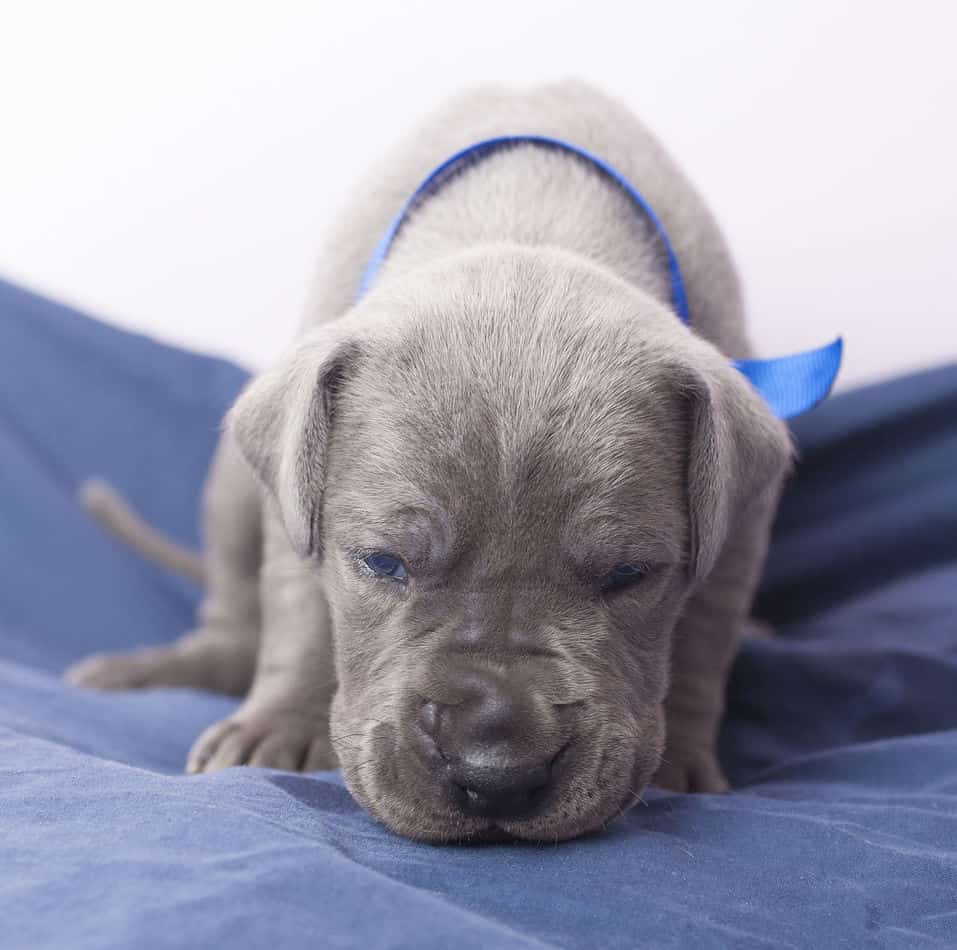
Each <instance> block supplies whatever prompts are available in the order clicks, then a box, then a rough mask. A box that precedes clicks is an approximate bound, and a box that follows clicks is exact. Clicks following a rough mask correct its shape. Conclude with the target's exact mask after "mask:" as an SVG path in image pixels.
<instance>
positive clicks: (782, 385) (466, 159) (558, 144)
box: [357, 135, 843, 419]
mask: <svg viewBox="0 0 957 950" xmlns="http://www.w3.org/2000/svg"><path fill="white" fill-rule="evenodd" d="M516 144H535V145H546V146H550V147H553V148H558V149H562V150H564V151H566V152H571V153H572V154H574V155H577V156H579V157H580V158H583V159H585V160H586V161H587V162H590V163H591V164H592V165H594V166H595V167H596V168H598V169H600V170H601V171H602V172H604V173H605V174H606V175H607V176H608V177H609V178H611V179H612V180H613V181H615V182H616V183H617V184H618V185H619V186H620V187H621V188H622V189H623V190H624V191H625V193H626V194H627V195H628V196H629V197H630V198H631V199H632V200H633V201H634V202H635V204H637V205H638V207H639V208H641V210H642V212H644V214H645V216H646V217H647V218H648V220H649V221H650V222H651V223H652V225H653V226H654V228H655V231H657V233H658V237H659V239H660V240H661V243H662V246H663V248H664V250H665V255H666V257H667V261H668V271H669V274H670V276H671V302H672V306H673V307H674V310H675V313H676V314H677V316H678V318H679V319H680V320H681V321H682V322H683V323H685V324H688V325H690V323H691V313H690V310H689V307H688V296H687V294H686V293H685V285H684V280H683V279H682V276H681V268H680V267H679V265H678V255H677V254H676V253H675V249H674V246H673V245H672V243H671V240H670V238H669V237H668V233H667V232H666V231H665V228H664V225H663V224H662V223H661V221H660V220H659V218H658V216H657V215H656V214H655V212H654V210H653V209H652V207H651V205H649V204H648V202H647V201H646V200H645V199H644V197H643V196H642V194H641V193H640V192H639V191H638V189H637V188H635V187H634V186H633V185H632V184H631V182H630V181H628V179H627V178H625V176H624V175H622V174H621V173H620V172H619V171H618V170H617V169H615V168H613V167H612V166H611V165H609V164H608V163H607V162H605V161H604V160H603V159H601V158H599V157H598V156H597V155H593V154H592V153H591V152H589V151H587V150H586V149H583V148H579V147H578V146H577V145H573V144H572V143H570V142H565V141H562V140H561V139H555V138H549V137H548V136H544V135H501V136H498V137H496V138H490V139H483V140H482V141H481V142H475V143H474V144H472V145H469V146H468V147H467V148H463V149H462V150H461V151H458V152H456V153H455V154H454V155H452V156H451V157H450V158H447V159H446V160H445V161H444V162H442V164H441V165H438V166H437V167H436V168H434V169H433V170H432V171H431V172H430V173H429V174H428V175H427V176H426V177H425V178H424V179H423V181H422V183H421V184H420V185H419V186H418V188H416V189H415V191H414V192H412V195H411V197H410V198H409V200H408V201H406V203H405V204H404V205H403V206H402V210H401V211H400V212H399V213H398V214H397V215H396V217H395V219H394V220H393V221H392V224H391V225H389V229H388V231H386V233H385V234H384V235H383V237H382V240H381V241H379V243H378V245H377V246H376V249H375V251H374V252H373V254H372V258H371V260H370V261H369V263H368V265H367V266H366V269H365V271H364V272H363V275H362V280H361V282H360V284H359V292H358V295H357V296H358V298H360V299H361V298H362V297H364V296H365V294H366V293H367V292H368V291H369V289H370V287H371V286H372V284H373V283H374V281H375V279H376V277H377V276H378V274H379V271H380V270H381V269H382V265H383V263H384V262H385V259H386V256H387V255H388V253H389V249H390V248H391V247H392V243H393V242H394V241H395V238H396V235H397V234H398V233H399V229H400V228H401V227H402V225H403V224H404V223H405V220H406V218H407V217H408V216H409V213H410V212H411V211H412V210H413V209H414V208H415V206H416V205H418V204H419V203H420V202H421V201H422V200H423V199H424V198H426V197H427V196H428V195H429V194H432V193H433V192H434V191H435V190H436V189H437V188H438V187H439V186H440V185H441V184H442V182H443V181H445V180H446V179H447V178H450V177H451V176H452V175H454V174H455V173H456V172H457V171H460V170H461V167H462V166H464V165H465V164H467V163H471V162H475V161H478V160H479V159H480V158H481V157H483V156H484V155H486V154H488V153H489V152H491V151H493V150H495V149H497V148H499V147H501V146H505V145H516ZM842 351H843V342H842V340H841V338H840V337H838V338H837V339H836V340H835V341H834V342H833V343H829V344H827V345H826V346H822V347H820V348H819V349H816V350H807V351H805V352H803V353H795V354H792V355H791V356H779V357H776V358H775V359H770V360H737V361H736V362H735V363H734V365H735V366H736V367H737V368H738V369H739V370H740V371H741V372H742V373H743V374H744V376H745V377H746V378H747V379H748V380H749V381H750V382H751V385H753V386H754V388H755V389H757V390H758V392H759V393H761V395H762V396H763V397H764V399H765V401H766V402H767V404H768V405H769V406H770V407H771V411H772V412H774V414H775V415H776V416H777V417H778V418H779V419H790V418H792V417H793V416H797V415H800V414H801V413H803V412H807V411H808V410H809V409H813V408H814V407H815V406H816V405H817V404H818V403H819V402H821V401H822V400H824V399H825V398H826V397H827V394H828V393H829V392H830V391H831V387H832V386H833V385H834V380H835V379H836V378H837V373H838V370H839V369H840V367H841V355H842Z"/></svg>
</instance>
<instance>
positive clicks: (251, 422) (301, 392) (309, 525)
mask: <svg viewBox="0 0 957 950" xmlns="http://www.w3.org/2000/svg"><path fill="white" fill-rule="evenodd" d="M359 348H360V346H359V342H358V340H356V339H355V338H353V337H351V336H348V335H346V334H345V333H344V332H343V331H342V329H341V327H340V326H338V325H337V324H330V325H327V326H323V327H320V328H318V329H316V330H314V331H312V332H311V333H309V334H307V335H306V336H304V337H303V338H302V339H301V340H300V341H299V342H298V344H297V345H296V348H295V349H294V350H293V351H292V352H291V354H290V355H288V356H286V357H285V358H284V359H282V360H281V361H280V362H279V363H278V364H277V365H276V366H274V367H273V368H271V369H269V370H267V371H266V372H264V373H262V374H261V375H260V376H258V377H256V379H254V380H253V381H252V382H251V383H250V384H249V385H248V386H247V387H246V389H245V390H243V392H242V393H241V394H240V396H239V398H238V399H237V401H236V403H235V404H234V405H233V408H232V409H231V410H230V411H229V414H228V415H227V417H226V425H227V427H228V428H229V430H230V431H231V432H232V433H233V435H234V437H235V439H236V442H237V443H238V445H239V448H240V451H241V452H242V454H243V455H244V456H245V458H246V461H247V462H248V463H249V464H250V465H251V466H252V468H253V470H254V471H255V472H256V473H257V475H258V476H259V478H260V479H261V480H262V482H263V484H264V485H265V486H266V488H267V489H268V490H269V491H270V492H271V494H272V495H273V497H274V498H275V499H276V501H277V502H278V504H279V510H280V513H281V515H282V520H283V524H284V525H285V528H286V533H287V534H288V535H289V540H290V542H291V543H292V546H293V548H294V549H295V550H296V552H297V553H299V554H300V555H301V556H303V557H306V556H308V555H315V556H320V555H321V553H322V552H321V531H320V527H321V525H320V519H321V514H322V492H323V487H324V484H325V474H326V467H327V466H326V451H327V446H328V443H329V433H330V431H331V427H332V423H333V415H334V410H335V399H336V391H337V389H338V388H339V386H340V384H341V381H342V379H343V378H344V377H345V376H346V374H347V373H348V372H349V369H350V367H351V365H352V364H353V363H354V362H355V360H356V359H357V358H358V354H359Z"/></svg>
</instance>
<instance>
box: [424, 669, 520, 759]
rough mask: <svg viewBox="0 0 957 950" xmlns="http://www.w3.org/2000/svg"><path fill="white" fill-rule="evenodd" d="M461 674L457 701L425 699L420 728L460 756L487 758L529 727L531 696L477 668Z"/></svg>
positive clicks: (444, 748)
mask: <svg viewBox="0 0 957 950" xmlns="http://www.w3.org/2000/svg"><path fill="white" fill-rule="evenodd" d="M460 676H461V679H460V680H459V681H458V684H457V685H458V687H459V700H458V701H457V702H455V703H440V702H436V701H427V702H425V703H423V705H422V708H421V710H420V714H419V715H420V718H419V721H420V723H421V725H422V727H423V728H424V729H425V731H426V732H427V733H428V734H429V735H430V736H432V738H433V739H435V741H436V743H437V744H438V745H439V746H440V748H442V749H443V750H445V751H446V752H448V753H450V754H452V755H455V756H458V757H460V758H466V759H475V758H477V757H481V756H486V757H487V756H488V755H489V752H490V750H492V749H493V748H496V747H502V746H505V745H507V744H508V743H509V742H510V741H511V740H512V739H513V738H515V737H516V736H517V735H519V734H521V733H523V732H527V731H528V730H529V728H530V727H531V725H532V720H533V719H534V718H535V710H534V708H533V703H532V701H531V697H529V696H527V695H523V693H522V691H520V690H519V689H518V688H516V687H515V686H514V685H513V684H511V683H509V682H508V681H507V680H506V679H505V678H503V677H497V676H494V675H491V674H488V673H484V672H478V671H469V672H468V673H462V674H460ZM473 752H475V755H473V754H472V753H473Z"/></svg>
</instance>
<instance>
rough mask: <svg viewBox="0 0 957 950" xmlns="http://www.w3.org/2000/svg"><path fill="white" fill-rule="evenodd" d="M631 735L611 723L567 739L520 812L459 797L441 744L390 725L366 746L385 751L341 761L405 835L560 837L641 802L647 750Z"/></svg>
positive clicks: (365, 800)
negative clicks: (546, 778)
mask: <svg viewBox="0 0 957 950" xmlns="http://www.w3.org/2000/svg"><path fill="white" fill-rule="evenodd" d="M344 731H347V730H344ZM373 733H374V734H375V735H374V737H373ZM373 738H374V739H375V741H372V740H373ZM624 738H625V737H624V736H619V737H618V740H619V741H616V736H615V735H613V734H611V733H609V732H608V731H607V730H604V729H602V730H596V731H595V732H591V731H590V730H589V733H588V734H585V733H580V734H575V735H572V736H571V737H570V738H567V739H566V740H565V741H564V742H563V743H562V744H561V746H560V747H559V748H558V749H557V750H556V751H555V753H554V754H553V755H552V756H551V758H550V759H549V760H548V763H547V766H548V772H549V774H550V780H549V782H548V785H547V787H545V788H543V789H541V791H540V792H536V791H535V790H532V794H531V795H530V797H529V800H528V801H527V802H522V803H521V807H518V808H516V809H514V810H508V809H504V810H502V811H497V810H496V808H494V807H490V808H489V809H488V810H487V811H486V810H484V809H483V808H482V807H476V803H475V802H474V800H473V801H471V802H465V801H464V800H463V799H462V796H461V792H462V791H464V790H461V789H460V790H459V796H458V797H457V796H456V793H455V789H454V788H453V787H452V785H453V784H454V783H451V782H450V781H449V779H448V771H447V770H448V768H449V759H448V758H447V757H446V756H445V755H443V754H442V752H441V750H440V749H439V748H438V746H437V745H435V744H434V743H428V744H423V739H424V737H423V736H422V735H421V734H417V731H416V730H412V732H407V731H406V730H404V729H400V728H399V727H398V726H397V725H393V724H390V723H386V722H380V723H378V724H377V726H376V727H374V728H373V730H372V731H371V732H370V733H369V734H368V743H367V744H366V748H370V747H372V748H376V749H377V751H378V754H377V755H375V756H374V757H373V759H372V760H370V759H369V758H368V757H365V758H364V757H363V756H362V755H360V756H359V760H358V761H357V762H355V763H350V762H349V758H351V756H344V757H343V761H342V762H341V764H342V766H343V774H344V777H345V779H346V783H347V785H348V786H349V789H350V791H351V792H352V793H353V795H354V796H355V798H356V799H357V800H358V801H359V802H360V804H362V805H363V806H364V807H365V808H366V810H367V811H369V812H370V813H371V814H372V815H373V816H374V817H375V818H377V819H378V820H379V821H381V822H383V823H384V824H385V825H387V826H388V827H389V828H390V829H392V830H393V831H395V832H397V833H398V834H401V835H404V836H406V837H410V838H413V839H417V840H420V841H427V842H431V843H435V844H439V843H447V844H493V843H503V842H509V841H513V842H514V841H519V840H520V841H548V842H553V843H554V842H558V841H562V840H567V839H570V838H575V837H578V836H580V835H583V834H588V833H591V832H594V831H598V830H600V829H602V828H603V827H606V826H607V825H609V824H611V823H612V822H613V821H615V820H616V819H617V818H618V817H619V816H620V815H622V814H624V813H625V812H626V811H627V810H628V809H629V808H630V807H631V806H632V805H634V804H635V802H636V801H638V800H639V797H640V796H639V795H637V794H636V793H635V790H634V789H635V782H636V780H637V781H640V780H641V779H643V778H644V773H645V772H646V771H647V768H645V767H644V766H643V765H642V762H643V761H644V760H645V759H646V758H647V756H646V755H643V754H642V750H641V748H639V747H638V745H636V744H635V743H633V742H630V741H628V742H625V741H620V740H622V739H624ZM628 738H629V739H631V738H632V737H631V736H629V737H628ZM370 766H371V767H370ZM463 805H466V806H467V807H463ZM468 806H471V807H468Z"/></svg>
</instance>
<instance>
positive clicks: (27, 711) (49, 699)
mask: <svg viewBox="0 0 957 950" xmlns="http://www.w3.org/2000/svg"><path fill="white" fill-rule="evenodd" d="M243 379H244V373H243V372H242V371H241V370H239V369H237V368H236V367H234V366H231V365H229V364H227V363H225V362H222V361H220V360H215V359H210V358H207V357H203V356H197V355H195V354H191V353H186V352H183V351H180V350H177V349H173V348H170V347H166V346H161V345H158V344H156V343H154V342H151V341H150V340H147V339H145V338H143V337H139V336H135V335H130V334H127V333H123V332H120V331H117V330H115V329H112V328H109V327H107V326H105V325H103V324H100V323H97V322H95V321H92V320H90V319H89V318H86V317H83V316H82V315H80V314H77V313H75V312H73V311H70V310H68V309H66V308H64V307H61V306H58V305H56V304H53V303H50V302H48V301H45V300H42V299H40V298H38V297H35V296H32V295H30V294H27V293H25V292H23V291H21V290H18V289H16V288H14V287H11V286H9V285H0V947H2V948H4V950H7V948H11V950H12V948H17V950H19V948H24V950H26V948H46V947H50V948H52V947H56V948H64V947H69V948H74V950H82V948H91V947H97V948H100V947H124V948H125V947H131V948H138V950H142V948H152V947H203V948H236V950H243V948H259V947H269V948H271V950H279V948H286V947H312V946H316V947H330V946H335V947H353V946H355V947H363V948H378V947H415V948H432V947H435V948H445V947H451V946H454V947H456V948H459V950H464V948H470V947H495V948H512V947H515V948H518V947H523V948H549V947H582V948H585V947H589V948H590V947H602V948H615V947H637V946H653V947H682V948H684V947H695V948H702V947H742V948H745V947H747V948H750V947H768V946H794V947H814V948H822V947H837V946H842V947H856V946H866V947H877V946H880V947H902V948H904V947H906V948H914V947H924V946H941V947H943V946H947V947H953V946H954V945H955V944H957V477H955V471H957V367H950V368H944V369H941V370H936V371H932V372H927V373H923V374H920V375H917V376H912V377H908V378H905V379H900V380H897V381H894V382H891V383H887V384H884V385H881V386H876V387H872V388H868V389H864V390H860V391H857V392H852V393H849V394H847V395H843V396H839V397H837V398H834V399H832V400H831V401H829V402H828V403H827V404H825V405H824V406H823V407H822V408H820V409H818V410H816V411H815V412H814V413H812V414H811V415H810V416H809V417H806V418H804V419H803V420H801V421H800V422H799V424H798V425H797V426H796V431H797V435H798V438H799V441H800V444H801V447H802V453H803V461H802V463H801V465H800V467H799V470H798V474H797V477H796V478H795V480H794V482H793V484H792V487H791V490H790V493H789V495H788V497H787V498H786V500H785V503H784V507H783V510H782V512H781V515H780V518H779V521H778V525H777V529H776V538H775V542H774V548H773V552H772V557H771V561H770V564H769V567H768V571H767V576H766V580H765V584H764V587H763V590H762V594H761V597H760V601H759V605H758V613H759V615H760V616H762V617H763V618H765V619H767V620H769V621H771V622H772V623H774V624H775V625H776V626H777V627H778V634H779V635H778V637H777V638H775V639H771V640H755V641H753V642H749V643H748V644H747V645H746V646H745V648H744V650H743V652H742V654H741V656H740V658H739V660H738V663H737V665H736V667H735V670H734V675H733V679H732V682H731V685H730V694H729V703H730V705H729V712H728V716H727V721H726V725H725V729H724V733H723V736H722V757H723V760H724V762H725V765H726V767H727V768H728V770H729V772H730V774H731V776H732V777H733V779H734V781H735V784H736V791H735V792H734V793H732V794H729V795H725V796H700V797H688V796H676V795H665V794H662V793H658V792H654V791H652V792H650V793H649V794H648V795H647V796H646V798H647V804H646V805H644V806H639V807H638V808H636V809H635V810H634V811H633V812H632V813H630V814H629V815H628V816H626V817H625V818H624V819H622V820H621V821H619V822H617V823H616V824H614V825H613V826H612V827H611V828H609V830H608V831H607V832H606V833H604V834H602V835H599V836H595V837H591V838H588V839H585V840H580V841H576V842H571V843H567V844H562V845H559V846H555V847H552V846H548V847H543V846H533V845H515V846H485V847H461V846H460V847H435V846H429V845H422V844H416V843H413V842H410V841H406V840H404V839H401V838H398V837H396V836H395V835H393V834H391V833H390V832H389V831H387V830H386V829H384V828H383V827H381V826H379V825H378V824H376V823H375V822H374V821H373V820H372V819H371V818H369V817H368V816H367V815H366V814H365V813H364V812H363V811H362V810H361V809H360V808H359V807H358V806H357V805H356V804H355V803H354V802H353V801H352V799H351V798H350V797H349V794H348V793H347V791H346V790H345V788H344V787H343V786H342V784H341V782H340V781H339V779H338V778H337V776H336V775H332V774H317V775H291V774H284V773H279V772H271V771H266V770H259V769H230V770H227V771H226V772H222V773H219V774H216V775H209V776H197V777H186V776H184V775H182V774H181V769H182V766H183V762H184V760H185V757H186V753H187V750H188V748H189V746H190V743H191V741H192V740H193V738H194V737H195V736H196V735H197V734H198V733H199V732H200V730H201V729H203V728H204V727H205V726H206V725H208V724H209V723H210V722H212V721H213V720H215V719H217V718H219V717H221V716H222V715H223V714H224V713H226V712H228V711H229V709H230V708H231V706H232V701H231V700H228V699H225V698H222V697H216V696H211V695H204V694H199V693H194V692H189V691H185V690H159V691H154V692H145V693H120V694H96V693H88V692H81V691H79V690H76V689H73V688H69V687H67V686H65V685H64V684H63V683H61V682H60V679H59V673H60V672H61V670H62V669H63V667H64V666H65V665H66V664H67V663H68V662H70V661H72V660H75V659H77V658H79V657H80V656H82V655H84V654H85V653H87V652H89V651H91V650H102V649H109V648H119V647H128V646H131V645H134V644H142V643H158V642H162V641H164V640H167V639H170V638H172V637H173V636H175V635H177V634H179V633H180V632H182V631H184V630H186V629H188V628H189V626H190V624H191V621H192V616H193V611H194V608H195V606H196V602H197V597H198V591H197V590H195V589H194V588H192V587H191V586H190V585H189V584H188V583H186V582H185V581H181V580H179V579H177V578H174V577H171V576H169V575H168V574H166V573H164V572H163V571H162V570H160V569H158V568H156V567H154V566H153V565H151V564H147V563H145V562H144V561H142V560H141V559H139V558H138V557H136V556H135V555H133V554H131V553H130V552H128V551H127V550H125V549H123V548H122V547H120V546H119V545H117V544H115V543H114V542H112V541H111V540H110V539H109V538H108V537H106V536H105V535H104V533H103V532H102V531H101V530H100V528H99V527H98V526H97V525H95V524H94V523H92V522H91V521H90V519H89V518H88V517H87V516H86V515H85V514H84V513H83V511H82V510H81V509H80V508H79V507H78V506H77V503H76V501H75V492H76V488H77V485H78V484H79V483H80V482H81V481H82V480H83V479H85V478H87V477H89V476H91V475H102V476H104V477H106V478H108V479H109V480H110V481H111V482H113V483H114V484H115V485H117V486H118V487H119V488H120V489H121V490H122V491H123V492H124V493H125V494H126V495H127V496H128V497H129V498H131V499H132V501H133V502H134V503H135V505H136V506H137V507H138V508H139V509H140V510H141V511H142V512H143V513H144V514H145V515H146V517H147V518H148V519H149V520H150V521H152V522H154V523H155V524H157V525H160V526H161V527H162V528H163V529H165V530H166V531H167V532H169V533H170V534H172V535H173V536H174V537H177V538H179V539H180V540H182V541H184V542H187V543H190V544H193V545H195V544H197V537H196V524H197V502H198V494H199V489H200V484H201V481H202V478H203V474H204V471H205V468H206V464H207V462H208V460H209V456H210V453H211V450H212V447H213V442H214V439H215V436H216V430H217V426H218V424H219V421H220V418H221V416H222V414H223V411H224V409H225V407H226V406H227V405H228V404H229V402H230V400H231V399H232V397H233V396H234V395H235V393H236V392H237V390H238V389H239V387H240V386H241V384H242V382H243Z"/></svg>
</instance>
